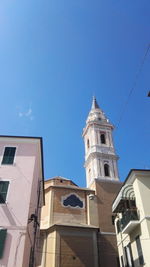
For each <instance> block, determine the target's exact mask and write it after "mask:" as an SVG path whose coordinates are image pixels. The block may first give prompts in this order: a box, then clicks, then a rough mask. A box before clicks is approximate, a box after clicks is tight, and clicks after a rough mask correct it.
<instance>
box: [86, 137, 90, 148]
mask: <svg viewBox="0 0 150 267" xmlns="http://www.w3.org/2000/svg"><path fill="white" fill-rule="evenodd" d="M89 147H90V141H89V139H88V140H87V148H89Z"/></svg>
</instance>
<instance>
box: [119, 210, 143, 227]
mask: <svg viewBox="0 0 150 267" xmlns="http://www.w3.org/2000/svg"><path fill="white" fill-rule="evenodd" d="M138 220H139V216H138V213H137V209H136V208H135V209H127V210H126V211H125V212H124V213H123V214H122V219H121V221H120V223H121V228H122V230H123V229H124V228H125V227H126V226H127V224H128V223H129V222H130V221H138Z"/></svg>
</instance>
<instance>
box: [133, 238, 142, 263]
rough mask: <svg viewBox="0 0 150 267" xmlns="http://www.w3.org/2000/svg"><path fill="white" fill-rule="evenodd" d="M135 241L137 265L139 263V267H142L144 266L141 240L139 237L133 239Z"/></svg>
mask: <svg viewBox="0 0 150 267" xmlns="http://www.w3.org/2000/svg"><path fill="white" fill-rule="evenodd" d="M135 241H136V247H137V252H138V257H139V263H140V265H143V264H144V258H143V252H142V247H141V240H140V237H139V235H138V236H137V237H136V238H135Z"/></svg>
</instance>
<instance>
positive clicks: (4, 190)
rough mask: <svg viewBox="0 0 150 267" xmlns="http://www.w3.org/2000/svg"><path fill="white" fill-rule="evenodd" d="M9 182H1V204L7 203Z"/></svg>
mask: <svg viewBox="0 0 150 267" xmlns="http://www.w3.org/2000/svg"><path fill="white" fill-rule="evenodd" d="M8 186H9V182H5V181H0V204H2V203H5V201H6V196H7V191H8Z"/></svg>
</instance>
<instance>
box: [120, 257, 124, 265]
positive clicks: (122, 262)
mask: <svg viewBox="0 0 150 267" xmlns="http://www.w3.org/2000/svg"><path fill="white" fill-rule="evenodd" d="M120 259H121V266H122V267H124V261H123V256H121V258H120Z"/></svg>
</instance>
